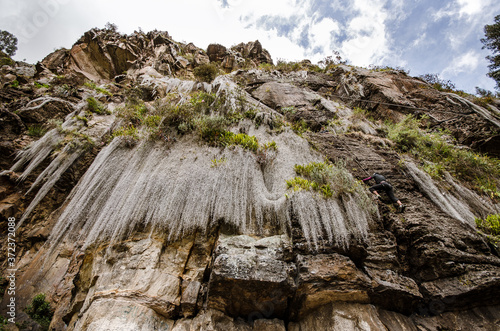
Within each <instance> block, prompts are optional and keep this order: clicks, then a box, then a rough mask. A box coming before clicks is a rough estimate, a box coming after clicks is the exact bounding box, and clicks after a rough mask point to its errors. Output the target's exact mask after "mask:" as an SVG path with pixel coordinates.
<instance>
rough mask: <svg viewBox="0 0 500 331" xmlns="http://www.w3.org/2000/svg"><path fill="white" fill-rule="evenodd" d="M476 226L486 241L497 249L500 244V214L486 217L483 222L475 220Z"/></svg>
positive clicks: (478, 219)
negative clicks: (484, 235) (485, 237)
mask: <svg viewBox="0 0 500 331" xmlns="http://www.w3.org/2000/svg"><path fill="white" fill-rule="evenodd" d="M476 226H477V228H478V229H479V230H480V231H481V232H483V233H484V234H486V235H487V236H488V241H489V242H490V243H491V244H493V245H494V246H495V247H496V248H497V249H498V248H499V244H500V214H493V215H488V217H486V219H484V220H483V219H480V218H476Z"/></svg>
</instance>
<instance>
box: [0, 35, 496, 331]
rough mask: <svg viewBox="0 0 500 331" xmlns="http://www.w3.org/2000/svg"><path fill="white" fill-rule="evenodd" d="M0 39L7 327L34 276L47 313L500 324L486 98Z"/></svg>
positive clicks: (30, 293)
mask: <svg viewBox="0 0 500 331" xmlns="http://www.w3.org/2000/svg"><path fill="white" fill-rule="evenodd" d="M0 55H1V58H2V64H5V65H4V66H2V68H1V69H0V70H1V72H0V81H1V84H2V88H1V89H0V99H1V101H2V105H1V106H0V111H1V112H0V121H1V122H2V125H1V127H0V134H1V136H2V142H1V145H0V151H1V155H2V158H1V159H0V166H1V169H0V170H1V172H0V222H1V224H2V227H1V230H2V237H3V238H7V236H8V233H9V232H12V229H9V225H8V220H12V219H13V218H15V223H16V230H15V238H16V240H15V244H16V246H15V255H16V260H15V262H14V263H13V264H11V261H9V259H8V258H9V254H8V253H9V245H8V240H3V241H2V255H1V261H2V264H1V266H2V271H3V278H2V279H3V282H2V285H3V288H4V290H5V292H4V293H3V299H2V304H1V307H0V312H1V313H2V315H3V316H4V317H7V318H8V316H9V315H7V312H8V307H7V304H8V303H9V302H10V300H11V297H13V296H12V295H10V294H9V293H8V291H7V289H8V287H9V285H10V283H9V281H8V280H6V279H8V278H7V276H8V275H9V272H10V270H11V269H12V268H15V269H16V272H15V276H16V277H15V287H16V291H15V292H16V293H15V296H14V297H15V300H16V308H17V311H16V322H17V324H16V325H17V326H14V325H13V324H11V325H10V327H13V328H16V327H18V328H20V329H33V330H34V329H37V328H40V327H42V328H43V327H45V328H46V327H49V326H48V325H44V324H43V322H41V321H40V320H39V319H38V320H37V318H35V317H34V316H33V314H30V313H29V309H26V307H27V306H29V305H30V304H31V303H32V299H33V298H34V297H35V295H37V294H39V293H44V294H45V296H46V300H47V301H48V302H49V303H50V305H51V307H52V311H53V316H52V315H51V316H50V327H49V328H50V329H54V330H297V331H298V330H314V329H318V330H498V329H499V328H500V257H499V253H500V250H499V249H498V241H495V240H498V239H495V238H496V237H494V235H492V234H489V233H487V231H486V230H484V229H482V230H481V229H480V230H481V231H478V228H477V227H476V223H475V220H476V219H485V218H487V216H488V215H495V214H499V213H500V207H499V205H498V199H499V195H500V194H499V193H498V192H499V190H498V187H500V175H499V174H500V169H499V165H500V163H499V162H498V159H497V157H498V156H499V155H500V152H499V148H498V146H499V145H498V139H499V135H498V132H499V128H500V115H499V114H500V111H499V110H498V106H499V104H498V101H495V100H492V102H490V103H489V104H484V102H483V103H481V102H479V101H478V100H477V98H476V99H475V98H474V97H472V96H468V95H464V94H463V93H462V94H460V93H459V94H457V93H451V92H443V91H438V90H436V89H435V88H433V87H432V86H431V85H429V84H428V83H426V82H425V81H423V80H421V79H418V78H414V77H411V76H409V75H407V74H406V73H403V72H400V71H396V70H369V69H363V68H356V67H352V66H347V65H343V64H335V65H328V66H326V67H318V66H313V65H311V64H310V63H309V62H307V61H303V62H301V63H297V64H294V65H291V64H288V65H284V64H283V63H281V64H280V63H278V64H277V65H273V61H272V59H271V57H270V55H269V53H268V52H267V51H266V50H265V49H263V48H262V45H261V44H260V43H259V42H258V41H255V42H250V43H247V44H244V43H242V44H239V45H236V46H233V47H231V48H229V49H228V48H226V47H224V46H222V45H218V44H211V45H210V46H209V47H208V49H207V50H206V51H205V50H202V49H200V48H197V47H196V46H194V45H193V44H187V45H186V44H183V43H178V42H175V41H173V40H172V38H171V37H170V36H169V35H168V33H166V32H160V31H153V32H149V33H143V32H135V33H134V34H131V35H121V34H119V33H117V32H115V31H110V30H99V29H93V30H90V31H88V32H86V33H85V34H84V35H83V36H82V38H80V40H78V41H77V42H76V43H75V45H73V47H72V48H71V49H70V50H66V49H61V50H58V51H55V52H54V53H52V54H50V55H48V56H47V57H46V58H45V59H44V60H43V61H42V62H40V63H37V64H36V65H35V66H32V65H29V64H26V63H21V62H14V61H12V60H10V59H8V57H6V56H5V55H4V54H0ZM209 66H212V68H213V67H215V68H217V70H218V72H216V74H215V75H213V77H211V79H208V80H207V79H203V80H202V79H200V76H199V72H200V70H209V69H210V67H209ZM203 77H207V76H203ZM405 123H407V124H408V123H409V125H407V126H406V127H403V125H404V124H405ZM419 126H420V127H419ZM403 129H404V130H406V131H404V130H403ZM397 130H400V131H397ZM411 130H413V131H411ZM412 132H413V133H412ZM414 132H417V133H419V134H417V135H415V134H414ZM396 133H399V135H396ZM424 136H425V137H428V140H425V141H424V143H420V140H418V139H423V138H422V137H424ZM419 137H420V138H419ZM426 139H427V138H426ZM436 146H438V147H436ZM418 148H419V149H418ZM430 148H436V149H434V150H431V152H430V153H429V155H427V154H425V153H426V151H427V149H430ZM438 148H439V149H438ZM436 151H438V152H436ZM441 153H442V154H441ZM460 153H462V154H460ZM464 153H468V154H464ZM464 155H466V156H467V157H468V158H469V157H470V160H471V161H470V162H476V163H471V164H472V166H471V165H470V164H469V163H465V161H464V160H461V159H460V158H462V157H465V156H464ZM456 160H459V161H460V162H462V161H463V162H464V163H463V164H462V163H459V162H458V161H456ZM467 160H469V159H467ZM473 160H476V161H473ZM456 163H458V164H457V165H456ZM452 166H455V168H453V167H452ZM471 169H472V170H471ZM374 172H379V173H382V174H384V175H385V176H386V177H387V178H388V180H389V181H390V182H391V183H392V185H393V186H394V189H395V192H396V194H397V196H398V198H399V199H400V200H402V201H403V203H404V204H405V205H406V206H407V209H406V212H405V213H397V212H396V209H395V208H394V207H393V206H392V205H391V203H390V202H389V201H386V200H385V196H383V197H382V199H381V200H373V199H372V197H371V196H370V194H369V192H368V186H367V185H365V184H363V183H362V182H361V181H360V179H362V178H365V177H368V176H370V175H371V174H373V173H374ZM47 324H48V323H47ZM40 325H41V326H40Z"/></svg>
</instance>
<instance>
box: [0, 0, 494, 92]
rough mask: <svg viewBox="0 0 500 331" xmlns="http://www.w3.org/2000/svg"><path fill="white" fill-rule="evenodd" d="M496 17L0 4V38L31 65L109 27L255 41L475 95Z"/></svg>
mask: <svg viewBox="0 0 500 331" xmlns="http://www.w3.org/2000/svg"><path fill="white" fill-rule="evenodd" d="M499 14H500V1H498V0H448V1H443V0H328V1H327V0H246V1H245V0H183V1H179V0H176V1H171V0H162V1H160V0H141V1H132V0H85V1H79V0H0V30H7V31H9V32H11V33H13V34H14V35H15V36H16V37H17V38H18V39H19V43H18V51H17V53H16V55H15V56H14V59H16V60H26V61H27V62H29V63H36V62H37V61H41V60H42V59H43V58H44V57H45V56H46V55H48V54H50V53H51V52H53V51H54V50H56V49H58V48H61V47H65V48H71V46H72V45H73V44H74V43H75V42H76V41H77V40H78V39H79V38H80V37H81V36H82V35H83V33H84V32H85V31H88V30H90V29H91V28H94V27H99V28H103V27H104V25H105V24H106V23H107V22H111V23H114V24H116V25H117V26H118V30H119V31H120V32H122V33H126V34H130V33H132V32H133V31H134V30H139V28H141V29H142V30H143V31H145V32H147V31H150V30H154V29H158V30H163V31H168V33H169V34H170V36H172V38H173V39H174V40H176V41H180V42H186V43H189V42H192V43H194V44H195V45H196V46H198V47H200V48H203V49H206V48H207V46H208V45H209V44H211V43H219V44H222V45H224V46H226V47H230V46H233V45H236V44H238V43H240V42H249V41H254V40H259V41H260V42H261V43H262V45H263V47H264V48H266V49H267V50H268V51H269V53H270V54H271V56H272V58H273V60H274V62H275V63H276V61H277V60H280V59H281V60H286V61H299V60H303V59H309V60H311V61H312V62H313V63H317V62H318V61H320V60H322V59H324V58H325V57H326V56H330V55H333V52H334V51H338V52H339V53H340V55H341V56H342V58H343V59H344V60H347V61H348V63H349V64H352V65H356V66H361V67H368V66H370V65H375V66H389V67H393V68H397V67H398V68H403V69H405V70H407V71H409V74H410V75H411V76H419V75H423V74H428V73H431V74H438V75H439V76H440V77H441V78H442V79H444V80H450V81H451V82H453V83H454V84H455V86H456V88H457V89H460V90H464V91H466V92H469V93H475V87H476V86H478V87H481V88H483V89H487V90H491V91H493V90H494V86H495V82H494V81H493V80H492V79H491V78H489V77H487V76H486V74H487V72H488V64H489V62H488V60H486V59H485V57H486V56H487V55H491V51H489V50H487V49H482V46H483V45H482V43H481V42H480V39H481V38H483V37H484V26H485V25H486V24H493V22H494V17H495V16H496V15H499Z"/></svg>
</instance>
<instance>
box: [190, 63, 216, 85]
mask: <svg viewBox="0 0 500 331" xmlns="http://www.w3.org/2000/svg"><path fill="white" fill-rule="evenodd" d="M193 74H194V76H195V77H196V78H197V79H199V80H200V81H202V82H207V83H210V82H211V81H213V80H214V79H215V77H217V76H218V75H219V69H218V68H217V66H216V65H215V64H213V63H204V64H200V65H199V66H197V67H196V68H194V70H193Z"/></svg>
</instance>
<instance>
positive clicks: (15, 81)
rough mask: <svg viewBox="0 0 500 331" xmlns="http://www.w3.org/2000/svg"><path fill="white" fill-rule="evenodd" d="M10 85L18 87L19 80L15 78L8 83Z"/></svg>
mask: <svg viewBox="0 0 500 331" xmlns="http://www.w3.org/2000/svg"><path fill="white" fill-rule="evenodd" d="M10 87H14V88H17V87H19V81H17V80H14V81H12V82H11V83H10Z"/></svg>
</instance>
